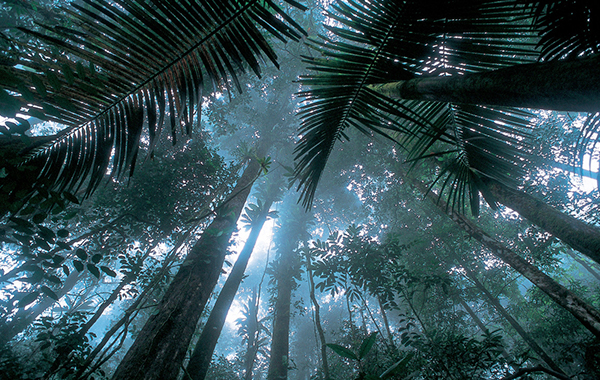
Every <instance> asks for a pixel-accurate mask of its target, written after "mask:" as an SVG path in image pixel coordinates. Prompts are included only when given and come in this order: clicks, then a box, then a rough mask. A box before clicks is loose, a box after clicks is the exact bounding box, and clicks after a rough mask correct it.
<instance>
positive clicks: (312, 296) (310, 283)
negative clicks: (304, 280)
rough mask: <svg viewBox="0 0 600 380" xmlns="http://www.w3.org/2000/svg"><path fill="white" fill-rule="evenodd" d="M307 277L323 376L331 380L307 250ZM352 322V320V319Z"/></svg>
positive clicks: (307, 250) (307, 251) (319, 309)
mask: <svg viewBox="0 0 600 380" xmlns="http://www.w3.org/2000/svg"><path fill="white" fill-rule="evenodd" d="M305 253H306V277H308V289H309V292H310V300H311V302H312V304H313V307H314V308H315V326H316V328H317V333H318V334H319V340H320V342H321V347H320V349H321V364H322V366H323V376H324V378H325V380H329V364H328V363H327V346H326V344H327V341H326V340H325V333H324V332H323V326H321V307H320V306H319V302H318V301H317V297H316V296H315V281H314V279H313V273H312V260H311V255H310V250H309V249H306V251H305ZM351 320H352V319H351Z"/></svg>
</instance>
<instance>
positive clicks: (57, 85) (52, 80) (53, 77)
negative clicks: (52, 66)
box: [46, 70, 62, 91]
mask: <svg viewBox="0 0 600 380" xmlns="http://www.w3.org/2000/svg"><path fill="white" fill-rule="evenodd" d="M46 77H48V82H50V84H51V85H52V88H54V90H55V91H60V89H61V88H62V84H61V83H60V80H58V77H57V76H56V74H54V72H53V71H50V70H48V71H46Z"/></svg>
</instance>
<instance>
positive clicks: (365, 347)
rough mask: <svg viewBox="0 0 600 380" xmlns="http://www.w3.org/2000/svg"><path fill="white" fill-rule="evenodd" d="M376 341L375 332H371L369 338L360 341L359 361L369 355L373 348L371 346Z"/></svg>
mask: <svg viewBox="0 0 600 380" xmlns="http://www.w3.org/2000/svg"><path fill="white" fill-rule="evenodd" d="M376 341H377V331H375V332H372V333H371V334H369V336H367V337H366V338H365V340H363V341H362V343H361V345H360V349H359V350H358V357H359V359H362V358H364V357H365V356H366V355H367V354H368V353H369V351H371V348H372V347H373V344H375V342H376Z"/></svg>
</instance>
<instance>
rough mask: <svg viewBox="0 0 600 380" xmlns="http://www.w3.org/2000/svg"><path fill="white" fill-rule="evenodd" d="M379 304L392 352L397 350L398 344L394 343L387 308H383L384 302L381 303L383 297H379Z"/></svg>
mask: <svg viewBox="0 0 600 380" xmlns="http://www.w3.org/2000/svg"><path fill="white" fill-rule="evenodd" d="M377 302H378V303H379V312H380V313H381V317H382V318H383V325H384V326H385V331H386V333H387V338H388V341H389V345H390V348H391V349H392V350H394V351H395V350H396V344H395V343H394V334H392V329H391V328H390V322H389V321H388V318H387V313H386V312H385V308H384V307H383V302H381V297H380V296H379V295H377Z"/></svg>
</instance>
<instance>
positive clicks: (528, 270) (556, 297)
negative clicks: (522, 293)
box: [412, 181, 600, 338]
mask: <svg viewBox="0 0 600 380" xmlns="http://www.w3.org/2000/svg"><path fill="white" fill-rule="evenodd" d="M412 183H413V185H414V186H415V187H416V188H417V189H419V191H421V192H423V193H424V194H427V197H428V198H429V199H431V200H432V201H433V203H434V204H436V205H437V206H438V208H439V209H440V210H441V212H442V213H445V214H447V215H448V216H449V217H450V218H451V219H452V220H453V221H454V222H455V223H456V224H457V225H458V226H459V227H460V228H461V229H462V230H464V231H465V232H466V233H467V234H469V236H471V237H472V238H474V239H475V240H477V241H479V242H480V243H482V244H483V245H484V246H485V247H486V248H488V249H489V250H490V251H491V252H492V254H494V256H496V257H497V258H499V259H500V260H502V261H504V262H505V263H506V264H508V265H509V266H510V267H512V268H513V269H514V270H516V271H517V272H519V273H520V274H522V275H523V276H524V277H525V278H527V279H528V280H529V281H531V282H532V283H533V284H534V285H535V286H537V287H538V288H540V290H542V291H543V292H544V293H546V294H547V295H548V296H549V297H550V298H551V299H552V300H553V301H554V302H556V303H557V304H559V305H560V306H562V307H563V308H565V310H567V311H568V312H569V313H571V315H573V316H574V317H575V318H576V319H577V320H578V321H579V322H581V324H582V325H583V326H584V327H585V328H587V329H588V330H589V331H590V332H591V333H592V334H594V335H595V336H596V337H598V338H600V312H598V311H597V310H596V309H594V308H593V307H592V306H590V305H589V304H587V303H586V302H585V301H584V300H582V299H581V298H579V297H578V296H577V295H575V294H574V293H573V292H571V291H570V290H569V289H567V288H565V287H564V286H562V285H561V284H559V283H558V282H556V281H554V280H553V279H552V278H551V277H550V276H548V275H546V274H545V273H544V272H542V271H541V270H539V269H538V268H536V267H535V266H534V265H532V264H530V263H529V262H528V261H527V260H525V259H523V258H522V257H521V256H519V255H517V254H516V253H514V252H513V251H511V250H510V249H508V248H507V247H506V246H504V244H502V243H500V242H498V241H497V240H496V239H494V238H493V237H491V236H490V235H488V234H487V233H486V232H484V231H483V230H482V229H481V228H479V227H478V226H476V225H475V224H474V223H473V222H471V221H470V220H468V219H467V218H466V217H465V216H464V215H462V214H459V213H457V212H455V211H453V210H452V209H451V208H449V207H447V206H446V203H445V202H443V201H442V200H441V199H439V197H438V196H437V195H435V194H434V193H432V192H427V191H426V190H425V189H424V186H423V185H422V184H421V183H419V182H417V181H412Z"/></svg>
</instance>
